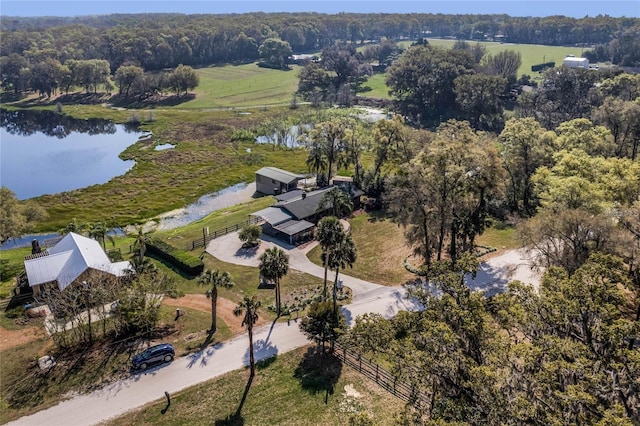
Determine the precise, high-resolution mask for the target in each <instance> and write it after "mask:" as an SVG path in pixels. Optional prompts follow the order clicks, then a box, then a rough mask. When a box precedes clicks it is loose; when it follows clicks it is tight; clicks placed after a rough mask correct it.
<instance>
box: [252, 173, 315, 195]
mask: <svg viewBox="0 0 640 426" xmlns="http://www.w3.org/2000/svg"><path fill="white" fill-rule="evenodd" d="M302 178H304V176H302V175H298V174H295V173H291V172H288V171H286V170H282V169H278V168H277V167H263V168H261V169H260V170H258V171H257V172H256V191H258V192H262V193H263V194H267V195H277V194H282V193H285V192H289V191H293V190H295V189H297V187H298V181H299V180H300V179H302Z"/></svg>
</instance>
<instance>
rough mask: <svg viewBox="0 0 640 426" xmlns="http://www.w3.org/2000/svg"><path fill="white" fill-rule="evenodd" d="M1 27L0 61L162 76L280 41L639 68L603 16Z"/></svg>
mask: <svg viewBox="0 0 640 426" xmlns="http://www.w3.org/2000/svg"><path fill="white" fill-rule="evenodd" d="M0 29H1V31H2V33H3V34H2V39H1V40H0V56H9V55H11V54H17V55H20V56H23V57H24V58H26V59H28V60H29V61H30V62H39V61H40V60H41V59H42V58H43V57H52V58H54V59H56V60H58V61H60V62H61V63H63V64H64V63H65V62H66V61H67V60H69V59H75V60H90V59H104V60H107V61H108V62H109V64H110V67H111V71H112V72H114V71H115V70H116V69H117V68H118V67H119V66H121V65H123V64H127V65H128V64H135V65H137V66H140V67H142V68H144V69H145V70H161V69H165V68H173V67H176V66H177V65H179V64H184V65H191V66H203V65H208V64H216V63H233V62H249V61H254V60H256V59H258V57H259V52H258V49H259V47H260V45H261V44H262V43H264V41H265V40H267V39H280V40H282V41H285V42H287V43H289V45H290V46H291V49H292V51H293V53H304V52H315V51H319V50H322V49H323V48H325V47H328V46H331V45H333V44H334V43H336V42H345V41H346V42H351V43H353V44H359V45H362V44H365V43H369V42H380V41H382V40H385V39H390V40H396V41H397V40H410V39H420V38H427V37H433V38H454V39H465V40H471V41H487V40H501V41H504V42H508V43H518V44H542V45H580V46H589V47H590V48H592V49H593V52H592V53H590V55H591V56H590V57H589V59H590V60H591V61H602V62H605V61H608V62H611V63H613V64H618V65H623V66H632V67H633V66H640V19H638V18H614V17H610V16H607V15H604V16H602V15H600V16H597V17H584V18H570V17H564V16H549V17H511V16H509V15H506V14H494V15H464V14H460V15H443V14H419V13H411V14H354V13H341V14H336V15H329V14H320V13H245V14H226V15H213V14H209V15H207V14H203V15H185V14H177V13H173V14H163V13H158V14H156V13H149V14H112V15H95V16H81V17H5V18H4V19H3V20H2V22H1V23H0Z"/></svg>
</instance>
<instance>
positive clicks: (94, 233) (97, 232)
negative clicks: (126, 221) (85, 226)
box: [89, 222, 116, 251]
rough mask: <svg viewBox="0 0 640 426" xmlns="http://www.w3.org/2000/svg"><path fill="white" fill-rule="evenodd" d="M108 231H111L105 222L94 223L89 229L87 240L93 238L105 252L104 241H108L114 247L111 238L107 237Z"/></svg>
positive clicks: (105, 245) (113, 241) (114, 243)
mask: <svg viewBox="0 0 640 426" xmlns="http://www.w3.org/2000/svg"><path fill="white" fill-rule="evenodd" d="M109 231H111V228H110V227H109V226H108V225H107V222H96V223H94V224H92V225H91V228H90V229H89V238H93V239H94V240H96V241H98V242H99V243H100V244H101V245H102V248H103V249H104V251H107V244H106V240H109V242H111V244H112V245H114V246H115V245H116V242H115V240H114V239H113V236H111V235H109Z"/></svg>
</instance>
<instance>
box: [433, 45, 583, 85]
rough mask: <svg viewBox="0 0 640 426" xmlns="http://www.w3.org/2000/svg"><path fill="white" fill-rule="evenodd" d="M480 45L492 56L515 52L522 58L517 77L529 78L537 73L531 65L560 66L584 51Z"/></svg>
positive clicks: (559, 48)
mask: <svg viewBox="0 0 640 426" xmlns="http://www.w3.org/2000/svg"><path fill="white" fill-rule="evenodd" d="M429 43H430V44H432V45H433V46H441V47H447V48H451V47H453V45H454V43H455V40H443V39H435V38H434V39H431V38H430V39H429ZM468 43H470V44H475V43H476V42H474V41H469V42H468ZM480 44H481V45H482V46H484V47H485V48H486V49H487V53H491V54H493V55H495V54H496V53H498V52H501V51H504V50H513V51H515V52H519V53H520V55H521V56H522V65H520V68H518V76H521V75H523V74H529V75H530V76H532V77H535V75H537V73H532V72H531V66H532V65H535V64H541V63H544V62H551V61H553V62H555V63H556V66H560V65H562V60H563V59H564V58H566V57H567V55H575V56H582V54H583V53H584V49H583V48H581V47H565V46H544V45H540V44H511V43H498V42H491V41H482V42H480ZM534 74H535V75H534Z"/></svg>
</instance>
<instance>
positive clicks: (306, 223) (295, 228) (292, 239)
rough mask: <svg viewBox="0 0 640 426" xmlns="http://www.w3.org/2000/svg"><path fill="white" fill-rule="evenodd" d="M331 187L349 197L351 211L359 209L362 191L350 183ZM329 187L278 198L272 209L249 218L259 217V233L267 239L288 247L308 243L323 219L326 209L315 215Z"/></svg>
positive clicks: (297, 191)
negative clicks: (351, 203) (269, 238)
mask: <svg viewBox="0 0 640 426" xmlns="http://www.w3.org/2000/svg"><path fill="white" fill-rule="evenodd" d="M335 186H338V187H340V188H342V189H343V190H345V191H346V192H347V193H349V195H350V196H351V200H352V201H353V204H354V207H355V206H356V205H357V206H360V196H361V195H362V194H364V192H362V190H360V189H358V188H356V187H355V185H353V183H352V182H341V181H338V182H336V185H335ZM333 187H334V185H332V186H328V187H325V188H322V189H318V190H316V191H312V192H305V191H301V190H296V191H292V192H291V193H288V194H282V195H281V196H277V197H276V199H278V202H277V203H275V204H274V205H273V206H271V207H267V208H265V209H262V210H260V211H257V212H255V213H252V214H251V216H257V217H260V218H261V219H262V220H263V221H264V223H263V225H262V231H263V232H264V233H265V234H267V235H271V236H274V237H277V238H280V239H282V240H284V241H286V242H288V243H289V244H291V245H296V244H299V243H301V242H303V241H308V240H310V239H312V238H313V230H314V228H315V224H316V223H317V222H318V220H320V219H321V218H322V217H324V216H326V215H327V211H328V210H329V209H325V210H320V211H319V210H318V207H319V206H320V201H321V200H322V197H323V196H324V194H325V193H326V192H328V191H329V190H331V189H332V188H333ZM358 208H359V207H358Z"/></svg>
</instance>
